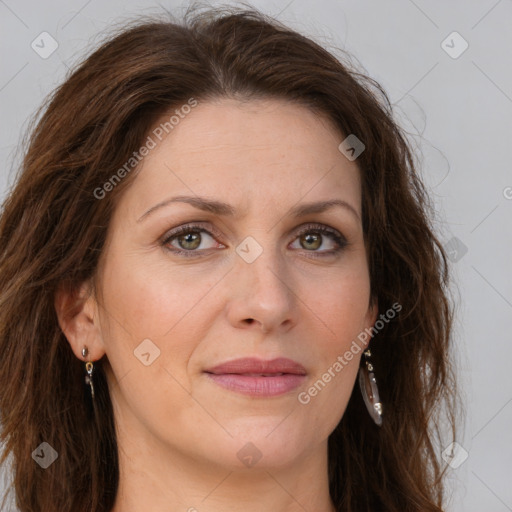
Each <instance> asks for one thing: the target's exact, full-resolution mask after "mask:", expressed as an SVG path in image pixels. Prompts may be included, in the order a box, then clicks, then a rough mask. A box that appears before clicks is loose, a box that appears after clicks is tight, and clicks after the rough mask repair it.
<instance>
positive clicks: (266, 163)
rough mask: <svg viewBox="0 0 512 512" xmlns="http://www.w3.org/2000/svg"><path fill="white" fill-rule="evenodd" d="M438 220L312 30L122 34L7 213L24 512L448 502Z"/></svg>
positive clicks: (362, 88) (374, 108)
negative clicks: (434, 224)
mask: <svg viewBox="0 0 512 512" xmlns="http://www.w3.org/2000/svg"><path fill="white" fill-rule="evenodd" d="M431 214H432V211H431V209H430V206H429V202H428V198H427V195H426V193H425V190H424V187H423V185H422V183H421V181H420V180H419V178H418V176H417V174H416V171H415V169H414V164H413V157H412V154H411V152H410V149H409V146H408V144H407V142H406V140H405V138H404V136H403V135H402V133H401V131H400V129H399V128H398V127H397V125H396V124H395V123H394V122H393V119H392V113H391V107H390V105H389V101H388V99H387V97H386V94H385V93H384V92H383V91H382V90H381V89H380V88H379V86H378V85H377V84H376V83H375V82H373V81H372V80H371V79H369V78H365V77H364V76H362V75H359V74H358V73H356V72H355V71H351V70H350V69H349V68H348V67H347V66H346V65H344V64H342V63H341V62H339V61H338V60H337V59H336V58H335V57H334V56H332V55H331V54H329V53H328V52H327V51H325V50H324V49H322V48H321V47H320V46H318V45H317V44H316V43H314V42H313V41H311V40H309V39H307V38H305V37H303V36H301V35H299V34H297V33H296V32H294V31H292V30H290V29H287V28H286V27H284V26H282V25H280V24H279V23H278V22H276V21H275V20H272V19H269V18H268V17H265V16H264V15H262V14H260V13H258V12H257V11H252V10H247V11H237V10H234V11H228V12H226V11H220V10H211V11H207V12H203V13H196V14H195V15H194V16H190V15H187V16H186V17H185V21H184V23H181V24H179V23H171V22H169V21H158V20H144V21H138V22H137V23H135V24H134V25H133V26H130V27H128V28H125V29H124V30H123V31H121V33H119V34H117V35H116V36H115V37H114V36H113V37H112V38H111V39H110V40H109V41H107V42H105V43H104V44H103V45H102V46H101V47H100V48H99V49H98V50H96V51H95V52H94V53H93V54H92V55H91V56H89V57H88V58H87V60H85V61H84V62H83V63H82V64H81V65H80V66H79V67H78V68H77V69H76V70H75V71H74V72H73V73H72V74H71V76H70V77H69V78H68V79H67V80H66V82H65V83H64V84H63V85H62V86H60V87H59V88H58V89H57V90H56V91H55V94H54V95H53V96H52V98H51V99H50V101H49V103H48V106H47V108H46V111H45V112H44V114H43V115H42V117H41V119H40V120H39V122H38V124H37V126H36V127H35V129H34V130H33V133H32V135H31V139H30V145H29V148H28V150H27V153H26V156H25V159H24V163H23V169H22V172H21V174H20V176H19V178H18V180H17V183H16V185H15V187H14V188H13V190H12V191H11V192H10V194H9V196H8V197H7V200H6V201H5V204H4V207H3V211H2V216H1V221H0V240H1V252H0V282H1V286H0V290H1V295H0V297H1V299H0V305H1V307H0V315H1V316H0V318H1V320H0V328H1V330H0V351H1V353H2V359H3V364H2V365H1V366H0V386H1V388H2V395H1V397H0V410H1V421H2V424H3V431H2V438H1V439H2V440H3V441H4V442H5V451H4V457H7V456H8V455H9V454H10V455H12V457H13V458H14V461H15V465H14V472H13V482H14V490H15V495H16V499H17V506H18V507H19V510H20V511H21V512H24V511H29V510H42V511H50V510H51V511H54V510H59V511H65V510H69V511H91V510H92V511H113V512H131V511H136V510H151V511H161V510H162V511H163V510H166V511H167V510H173V511H174V510H189V511H194V510H197V511H200V512H202V511H209V512H214V511H219V510H244V511H261V510H270V509H272V510H278V511H295V510H308V511H316V512H327V511H329V512H330V511H354V512H363V511H381V510H382V511H401V512H403V511H440V510H443V474H444V471H443V468H442V465H441V463H440V461H439V455H440V452H441V450H442V447H443V446H446V445H447V442H445V444H444V445H438V444H437V443H438V442H439V440H438V437H437V434H439V429H438V427H439V422H440V414H441V411H442V409H440V405H442V404H444V405H445V406H446V407H445V408H444V410H445V412H448V415H449V416H448V417H449V418H450V421H451V423H450V424H451V425H452V427H453V425H454V421H453V419H454V416H453V411H454V388H453V375H452V367H451V363H450V358H449V353H450V349H451V345H450V332H451V324H452V310H451V307H450V302H449V300H448V296H447V293H448V292H447V285H448V272H447V266H446V258H445V254H444V251H443V248H442V246H441V245H440V243H439V241H438V239H437V238H436V236H435V234H434V232H433V229H432V225H431V220H430V216H431ZM452 432H453V430H452ZM439 446H441V449H439Z"/></svg>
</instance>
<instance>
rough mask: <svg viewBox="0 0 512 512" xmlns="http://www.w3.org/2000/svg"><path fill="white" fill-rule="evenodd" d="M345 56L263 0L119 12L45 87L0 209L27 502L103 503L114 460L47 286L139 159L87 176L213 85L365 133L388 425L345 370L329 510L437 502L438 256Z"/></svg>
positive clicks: (7, 374) (5, 376)
mask: <svg viewBox="0 0 512 512" xmlns="http://www.w3.org/2000/svg"><path fill="white" fill-rule="evenodd" d="M344 61H345V59H342V58H341V57H335V56H333V55H332V54H330V53H329V52H328V51H326V50H325V49H323V48H322V47H321V46H320V45H319V44H317V43H315V42H313V41H312V40H311V39H309V38H307V37H305V36H302V35H300V34H298V33H297V32H295V31H293V30H290V29H288V28H287V27H285V26H283V25H282V24H280V23H279V22H277V21H275V20H274V19H272V18H269V17H267V16H265V15H263V14H261V13H260V12H258V11H257V10H254V9H244V10H241V9H236V8H223V9H207V10H205V11H201V12H196V11H195V10H194V9H192V10H191V11H188V12H187V13H186V14H185V16H184V18H183V20H182V21H179V22H177V21H176V20H174V19H172V20H170V19H169V18H165V19H163V20H162V18H159V17H154V18H142V19H141V18H138V19H137V20H136V21H135V22H133V23H132V24H128V25H126V26H124V27H123V29H122V30H121V31H120V32H119V33H115V34H113V35H111V36H109V39H108V40H107V41H105V42H103V44H102V45H101V46H100V47H99V48H98V49H97V50H96V51H94V53H92V54H91V55H90V56H89V57H88V58H87V59H86V60H85V61H84V62H82V63H81V64H80V65H78V66H77V68H76V69H74V70H73V71H71V72H70V74H69V77H68V78H67V79H66V81H65V82H64V83H63V84H62V85H61V86H60V87H58V88H57V89H56V90H55V91H54V93H53V94H52V95H51V97H49V98H48V100H47V102H46V104H45V105H44V110H41V111H40V113H39V114H38V118H37V119H35V121H34V123H33V125H32V128H31V132H30V137H29V139H28V141H29V144H28V147H27V149H26V153H25V155H24V159H23V164H22V168H21V170H20V173H19V176H18V177H17V181H16V183H15V186H14V187H13V188H12V190H10V191H9V194H8V196H7V199H6V200H5V202H4V204H3V211H2V214H1V218H0V354H1V355H2V363H1V364H0V389H1V394H0V411H1V416H0V420H1V423H2V426H3V430H2V432H1V436H0V441H1V442H4V443H5V446H4V451H3V458H2V460H3V461H5V460H6V458H7V456H9V455H12V457H13V460H14V465H13V488H14V491H15V496H16V504H17V506H18V507H19V509H20V511H21V512H25V511H26V512H29V511H31V512H32V511H35V510H38V511H43V512H45V511H48V512H49V511H55V510H59V511H73V512H81V511H83V512H86V511H87V512H89V511H98V512H101V511H110V510H111V508H112V507H113V504H114V501H115V496H116V491H117V485H118V479H119V473H118V457H117V444H116V435H115V428H114V417H113V411H112V405H111V401H110V397H109V392H108V386H107V382H106V378H105V372H104V368H102V363H103V362H104V360H103V359H102V360H100V361H98V362H97V364H96V371H95V390H96V400H95V401H94V402H92V401H91V398H90V396H89V395H88V393H87V391H88V390H87V388H86V387H85V384H84V365H83V362H82V361H80V360H78V359H77V358H76V357H75V356H74V354H73V352H72V351H71V348H70V346H69V343H68V342H67V340H66V338H65V337H64V334H63V332H62V331H61V329H60V327H59V324H58V322H57V316H56V311H55V306H54V298H55V294H56V291H57V290H58V289H59V287H62V286H65V287H67V289H68V290H70V291H77V290H78V289H79V286H80V284H81V283H83V282H84V281H86V280H88V279H91V278H92V279H94V277H95V275H96V271H97V264H98V258H99V256H100V253H101V252H102V250H103V246H104V241H105V235H106V231H107V228H108V226H109V222H110V218H111V215H112V212H113V210H114V208H115V205H116V202H117V200H118V198H119V197H120V194H122V192H123V190H125V189H126V187H127V186H129V184H130V183H132V182H133V179H134V177H135V172H131V173H126V176H125V177H123V179H122V180H119V183H117V182H116V184H115V186H113V187H111V188H112V190H109V192H108V193H107V194H102V195H103V197H101V198H100V199H98V192H97V191H98V187H100V188H101V187H102V185H103V184H105V183H107V182H108V181H109V180H111V178H112V176H113V175H114V174H116V172H118V169H119V168H120V167H121V166H123V164H124V163H125V162H126V161H127V160H128V159H129V158H130V157H131V156H132V154H133V152H134V151H135V150H137V149H138V148H140V147H141V145H142V144H143V142H144V140H145V139H146V137H147V135H148V133H149V130H150V129H151V127H152V126H153V124H154V123H155V121H156V120H157V119H159V118H160V116H162V114H163V113H166V112H170V111H172V110H173V109H175V108H177V107H179V106H180V105H183V104H185V103H187V101H188V100H189V99H190V98H195V99H196V100H197V101H199V102H201V101H207V100H209V99H214V98H219V97H231V98H242V99H244V100H247V99H251V98H278V99H284V100H287V101H296V102H297V103H299V104H301V105H305V106H307V107H308V108H310V109H312V110H314V111H315V112H318V113H319V114H321V115H325V116H327V117H328V118H329V119H330V120H332V122H333V123H334V125H335V126H337V127H338V129H339V131H340V134H343V137H346V136H348V135H349V134H355V135H356V136H357V137H358V139H360V140H361V141H363V143H364V145H365V150H364V152H363V153H362V154H361V155H360V156H359V158H358V159H357V164H358V166H359V169H360V172H361V180H362V201H363V209H362V212H363V230H364V236H365V244H366V247H367V253H368V261H369V271H370V280H371V294H372V297H373V298H376V299H377V300H378V304H379V308H380V312H381V313H382V312H384V311H386V310H388V309H389V308H390V307H391V305H392V304H394V303H395V302H398V303H399V304H400V305H401V306H402V310H401V312H400V314H399V315H397V317H396V318H395V319H393V321H390V322H388V323H386V325H385V327H384V328H383V329H382V330H381V331H380V332H379V333H378V334H377V335H376V336H375V337H374V339H372V342H371V347H372V359H373V363H374V367H375V371H376V375H377V379H378V385H379V390H380V394H381V399H382V402H383V403H384V407H385V416H384V423H383V425H382V427H381V428H378V427H377V426H376V425H375V424H374V423H373V422H372V420H371V418H370V417H369V415H368V413H367V411H366V409H365V407H364V403H363V401H362V399H361V396H360V393H359V389H357V386H356V387H355V389H354V392H353V394H352V396H351V398H350V401H349V404H348V407H347V409H346V412H345V414H344V416H343V418H342V420H341V421H340V423H339V425H338V426H337V427H336V429H335V431H334V432H333V433H332V434H331V436H330V438H329V483H330V493H331V497H332V500H333V502H334V503H335V505H336V509H337V510H338V511H340V512H341V511H344V512H348V511H352V512H365V511H368V512H369V511H373V512H375V511H381V510H382V511H383V510H386V511H388V512H392V511H397V512H398V511H400V512H404V511H422V512H425V511H440V510H442V507H443V499H444V498H443V494H444V493H443V475H444V470H443V465H442V463H441V461H440V457H439V456H440V452H441V450H442V448H443V447H444V446H445V445H442V444H439V443H440V442H441V438H440V427H441V426H442V425H441V418H447V419H448V422H447V425H448V426H449V427H450V428H449V429H448V431H449V433H450V436H454V432H455V430H454V425H455V421H454V418H455V415H454V414H455V406H456V403H457V402H456V401H455V397H456V393H455V388H454V383H455V381H454V376H453V374H454V372H453V368H452V363H451V355H450V352H451V341H450V340H451V336H450V334H451V326H452V321H453V311H452V305H451V301H450V297H449V288H448V285H449V276H448V267H447V261H446V256H445V252H444V250H443V247H442V245H441V244H440V242H439V241H438V239H437V237H436V235H435V234H434V228H433V222H432V219H433V218H434V213H435V212H434V211H433V208H432V205H431V202H430V200H429V198H428V196H427V193H426V189H425V187H424V185H423V184H422V182H421V181H420V179H419V177H418V174H417V172H416V170H415V167H416V162H415V159H414V154H413V153H412V151H411V149H410V146H409V142H408V141H407V139H406V137H405V136H404V134H403V132H402V130H401V129H400V128H399V127H398V126H397V124H396V123H395V122H394V121H393V113H392V108H391V105H390V102H389V99H388V97H387V96H386V93H385V92H384V91H383V90H382V89H381V87H380V86H379V85H378V84H377V83H376V82H375V81H373V80H372V79H370V78H368V77H366V76H364V75H363V74H360V73H358V72H357V70H355V69H352V67H351V66H350V65H349V64H347V63H344ZM347 62H348V61H347ZM342 140H343V138H340V142H341V141H342ZM340 158H343V157H342V156H341V154H340ZM95 191H96V193H95ZM104 359H105V358H104ZM443 411H444V412H445V413H447V416H446V415H443V416H441V413H442V412H443ZM451 440H452V439H450V441H451ZM43 442H46V443H48V444H49V445H50V446H51V447H53V449H55V451H56V452H57V453H58V459H57V461H56V462H55V463H53V464H52V465H51V466H50V467H48V468H47V469H46V470H42V468H41V467H39V465H38V464H36V463H35V462H34V460H33V457H32V453H33V452H34V450H35V449H36V448H37V447H38V446H39V445H40V444H41V443H43Z"/></svg>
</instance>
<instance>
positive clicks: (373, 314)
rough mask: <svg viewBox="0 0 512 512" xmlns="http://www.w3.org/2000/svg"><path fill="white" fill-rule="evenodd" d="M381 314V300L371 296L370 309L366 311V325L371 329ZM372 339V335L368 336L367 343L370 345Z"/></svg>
mask: <svg viewBox="0 0 512 512" xmlns="http://www.w3.org/2000/svg"><path fill="white" fill-rule="evenodd" d="M378 315H379V301H378V299H377V297H371V298H370V304H369V306H368V311H367V313H366V317H365V324H364V327H365V328H367V329H370V328H371V327H373V326H374V325H375V322H376V321H377V318H378ZM370 341H371V337H368V339H367V340H366V343H365V344H366V345H368V344H369V343H370Z"/></svg>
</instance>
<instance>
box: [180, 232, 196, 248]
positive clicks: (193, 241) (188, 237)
mask: <svg viewBox="0 0 512 512" xmlns="http://www.w3.org/2000/svg"><path fill="white" fill-rule="evenodd" d="M191 238H192V239H191ZM182 241H183V242H184V244H185V247H183V243H182ZM199 242H200V237H199V233H187V234H186V235H183V236H181V237H180V245H181V246H182V247H183V248H184V249H196V248H197V247H199ZM187 244H192V246H191V247H190V246H187Z"/></svg>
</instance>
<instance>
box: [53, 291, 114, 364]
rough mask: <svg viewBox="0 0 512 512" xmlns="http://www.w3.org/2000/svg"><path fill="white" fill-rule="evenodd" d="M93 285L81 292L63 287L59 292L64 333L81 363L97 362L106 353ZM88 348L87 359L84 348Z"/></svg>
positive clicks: (58, 309)
mask: <svg viewBox="0 0 512 512" xmlns="http://www.w3.org/2000/svg"><path fill="white" fill-rule="evenodd" d="M91 289H92V288H91V283H90V282H89V281H87V282H84V283H83V284H82V285H81V286H80V288H79V289H76V288H73V289H72V288H71V287H70V286H68V285H67V284H61V285H60V286H59V288H58V289H57V291H56V293H55V300H54V305H55V311H56V313H57V319H58V322H59V326H60V328H61V329H62V332H63V333H64V335H65V336H66V338H67V340H68V342H69V345H70V346H71V349H72V350H73V353H74V354H75V356H76V357H77V358H78V359H80V360H81V361H84V360H87V361H97V360H98V359H101V358H102V357H103V355H104V354H105V350H104V344H103V339H102V336H101V329H100V325H99V316H98V304H97V302H96V300H95V298H94V296H93V294H92V292H91ZM85 346H87V348H88V350H89V353H88V355H87V357H86V358H84V357H83V355H82V349H83V348H84V347H85Z"/></svg>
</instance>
